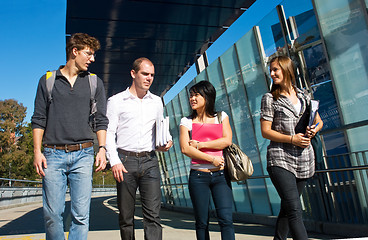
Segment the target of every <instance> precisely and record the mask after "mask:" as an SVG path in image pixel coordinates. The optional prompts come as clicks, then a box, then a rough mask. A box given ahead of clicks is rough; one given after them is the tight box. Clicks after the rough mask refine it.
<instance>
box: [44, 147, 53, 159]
mask: <svg viewBox="0 0 368 240" xmlns="http://www.w3.org/2000/svg"><path fill="white" fill-rule="evenodd" d="M54 152H55V149H53V148H44V149H43V155H44V156H45V157H47V156H50V155H51V154H53V153H54Z"/></svg>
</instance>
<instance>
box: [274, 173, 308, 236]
mask: <svg viewBox="0 0 368 240" xmlns="http://www.w3.org/2000/svg"><path fill="white" fill-rule="evenodd" d="M267 171H268V173H269V175H270V178H271V181H272V183H273V185H274V186H275V188H276V190H277V193H278V194H279V196H280V198H281V209H280V213H279V216H278V218H277V222H276V230H275V237H274V239H275V240H286V238H287V236H288V233H289V228H290V232H291V235H292V237H293V239H297V240H307V239H308V235H307V231H306V230H305V227H304V223H303V219H302V206H301V203H300V195H301V194H302V192H303V189H304V187H305V185H306V182H307V179H300V178H296V177H295V175H294V174H293V173H291V172H289V171H288V170H286V169H284V168H281V167H268V168H267Z"/></svg>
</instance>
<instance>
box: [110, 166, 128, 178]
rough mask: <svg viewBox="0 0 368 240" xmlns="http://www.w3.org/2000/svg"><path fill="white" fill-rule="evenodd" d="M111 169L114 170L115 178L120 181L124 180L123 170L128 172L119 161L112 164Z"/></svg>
mask: <svg viewBox="0 0 368 240" xmlns="http://www.w3.org/2000/svg"><path fill="white" fill-rule="evenodd" d="M111 170H112V174H113V175H114V178H115V180H116V181H118V182H122V181H124V176H123V172H125V173H127V172H128V171H127V170H126V169H125V167H124V165H123V164H122V163H118V164H116V165H114V166H112V168H111Z"/></svg>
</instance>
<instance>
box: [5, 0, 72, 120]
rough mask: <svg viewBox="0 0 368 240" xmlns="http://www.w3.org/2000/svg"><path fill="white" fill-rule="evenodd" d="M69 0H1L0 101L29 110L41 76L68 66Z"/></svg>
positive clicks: (30, 112) (31, 110) (30, 113)
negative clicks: (67, 5) (66, 43)
mask: <svg viewBox="0 0 368 240" xmlns="http://www.w3.org/2000/svg"><path fill="white" fill-rule="evenodd" d="M65 17H66V0H52V1H50V0H0V83H1V85H0V100H5V99H15V100H17V101H18V102H19V103H22V104H23V106H25V107H27V117H26V119H25V121H26V122H30V119H31V116H32V114H33V109H34V106H33V104H34V98H35V95H36V89H37V84H38V81H39V79H40V77H41V76H42V75H43V74H45V73H46V71H47V70H55V69H57V68H58V67H59V66H60V65H62V64H65V62H66V57H65Z"/></svg>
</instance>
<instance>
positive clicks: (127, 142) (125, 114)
mask: <svg viewBox="0 0 368 240" xmlns="http://www.w3.org/2000/svg"><path fill="white" fill-rule="evenodd" d="M106 115H107V118H108V119H109V125H108V128H107V136H106V149H107V154H106V155H107V158H108V159H109V161H110V164H111V166H114V165H116V164H118V163H121V161H120V158H119V156H118V151H117V149H122V150H125V151H130V152H144V151H153V150H155V123H156V119H158V118H162V116H163V105H162V101H161V98H160V97H158V96H156V95H154V94H152V93H151V92H149V91H148V92H147V94H146V95H145V96H144V97H143V99H139V98H138V97H136V96H134V95H133V94H132V93H130V91H129V88H127V89H126V90H125V91H123V92H120V93H118V94H116V95H114V96H112V97H110V98H109V99H108V101H107V113H106Z"/></svg>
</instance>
